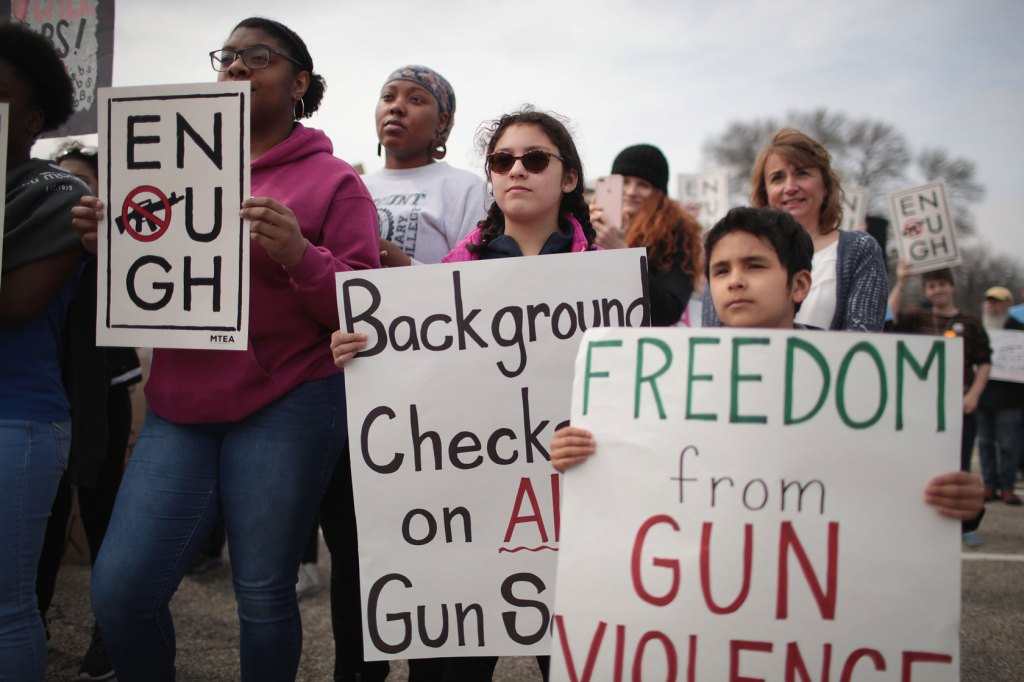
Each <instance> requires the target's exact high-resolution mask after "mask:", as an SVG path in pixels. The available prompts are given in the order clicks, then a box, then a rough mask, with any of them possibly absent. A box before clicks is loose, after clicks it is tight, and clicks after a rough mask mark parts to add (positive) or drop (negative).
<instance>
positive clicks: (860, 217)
mask: <svg viewBox="0 0 1024 682" xmlns="http://www.w3.org/2000/svg"><path fill="white" fill-rule="evenodd" d="M867 219H868V191H867V190H866V189H864V188H863V187H844V188H843V222H842V223H841V224H840V226H839V227H840V229H842V230H846V231H847V232H852V231H855V230H859V231H861V232H863V231H865V230H866V229H867Z"/></svg>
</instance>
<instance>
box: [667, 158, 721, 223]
mask: <svg viewBox="0 0 1024 682" xmlns="http://www.w3.org/2000/svg"><path fill="white" fill-rule="evenodd" d="M679 201H680V203H682V204H683V206H685V207H686V209H687V210H688V211H690V213H692V214H693V215H694V216H696V218H697V220H699V221H700V224H701V225H702V226H703V227H704V231H705V232H706V231H708V230H710V229H711V228H712V227H714V225H715V223H717V222H718V221H719V220H721V219H722V218H724V217H725V214H726V213H728V212H729V171H728V169H726V168H716V169H714V170H709V171H705V172H703V173H680V174H679Z"/></svg>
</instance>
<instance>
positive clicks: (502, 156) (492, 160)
mask: <svg viewBox="0 0 1024 682" xmlns="http://www.w3.org/2000/svg"><path fill="white" fill-rule="evenodd" d="M552 158H555V159H558V160H559V161H561V162H562V163H565V159H563V158H562V157H561V156H559V155H558V154H552V153H551V152H546V151H544V150H543V149H531V150H530V151H528V152H526V153H525V154H520V155H519V156H516V155H515V154H509V153H508V152H494V153H493V154H488V155H487V166H488V167H489V168H490V169H491V170H492V171H494V172H495V173H497V174H498V175H504V174H505V173H508V172H509V171H510V170H512V166H514V165H516V161H522V162H523V168H525V169H526V171H527V172H528V173H543V172H544V171H545V170H546V169H547V167H548V164H550V163H551V159H552Z"/></svg>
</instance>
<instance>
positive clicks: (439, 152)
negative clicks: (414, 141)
mask: <svg viewBox="0 0 1024 682" xmlns="http://www.w3.org/2000/svg"><path fill="white" fill-rule="evenodd" d="M447 153H448V146H447V145H446V144H445V143H444V142H442V143H441V144H440V145H439V146H437V147H434V148H433V149H432V150H431V152H430V155H431V156H433V157H434V158H435V159H437V160H438V161H440V160H441V159H443V158H444V157H445V154H447Z"/></svg>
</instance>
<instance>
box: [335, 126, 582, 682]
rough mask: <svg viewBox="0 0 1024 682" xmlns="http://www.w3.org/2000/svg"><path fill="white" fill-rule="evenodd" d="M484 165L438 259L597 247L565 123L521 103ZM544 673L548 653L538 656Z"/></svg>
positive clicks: (435, 674)
mask: <svg viewBox="0 0 1024 682" xmlns="http://www.w3.org/2000/svg"><path fill="white" fill-rule="evenodd" d="M478 141H479V145H480V147H481V148H482V149H483V151H484V157H485V160H486V161H485V170H486V172H487V175H488V178H489V179H490V182H491V186H492V187H493V191H494V203H493V204H492V205H491V207H490V210H489V211H488V212H487V217H486V218H485V219H484V220H483V221H482V222H481V223H480V225H479V226H478V227H477V228H476V229H475V230H473V231H472V232H470V233H469V235H468V236H467V237H466V238H465V239H463V240H462V241H461V242H460V243H459V244H458V245H457V246H456V247H455V248H454V249H452V251H451V252H450V253H449V254H448V255H447V256H445V257H444V258H442V259H441V262H443V263H458V262H464V261H475V260H490V259H496V258H515V257H519V256H538V255H546V254H554V253H582V252H586V251H593V250H596V249H598V248H600V247H598V246H597V245H596V244H595V243H594V241H595V239H596V237H597V234H596V232H595V231H594V228H593V227H592V226H591V224H590V211H589V209H588V208H587V202H586V200H584V198H583V162H582V161H581V160H580V155H579V152H577V151H576V144H575V143H574V142H573V139H572V136H571V135H570V134H569V131H568V129H567V128H566V126H565V124H564V123H563V122H562V121H561V120H559V119H558V118H557V117H555V116H553V115H551V114H548V113H544V112H540V111H536V110H535V109H533V108H531V107H525V108H523V109H521V110H519V111H516V112H514V113H511V114H506V115H504V116H502V117H501V118H500V119H498V120H497V121H493V122H491V123H490V124H489V125H487V126H486V127H484V128H483V129H482V130H481V132H480V134H479V139H478ZM365 347H366V335H365V334H363V333H349V332H342V331H336V332H334V334H333V335H332V337H331V352H332V353H333V354H334V362H335V364H336V365H337V366H338V367H342V368H343V367H344V366H345V364H346V363H348V362H349V361H350V360H351V359H352V358H353V357H354V356H355V354H356V353H358V352H359V351H360V350H362V349H363V348H365ZM538 661H539V663H540V666H541V671H542V673H543V675H544V677H545V679H546V678H547V663H548V657H547V656H540V657H538ZM497 662H498V659H497V658H496V657H493V656H481V657H472V658H471V657H460V658H446V659H435V664H434V667H433V668H431V670H430V674H429V676H426V675H424V676H423V677H417V678H416V679H418V680H437V681H443V682H472V681H474V680H490V679H491V676H492V674H493V672H494V668H495V665H496V664H497Z"/></svg>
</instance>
